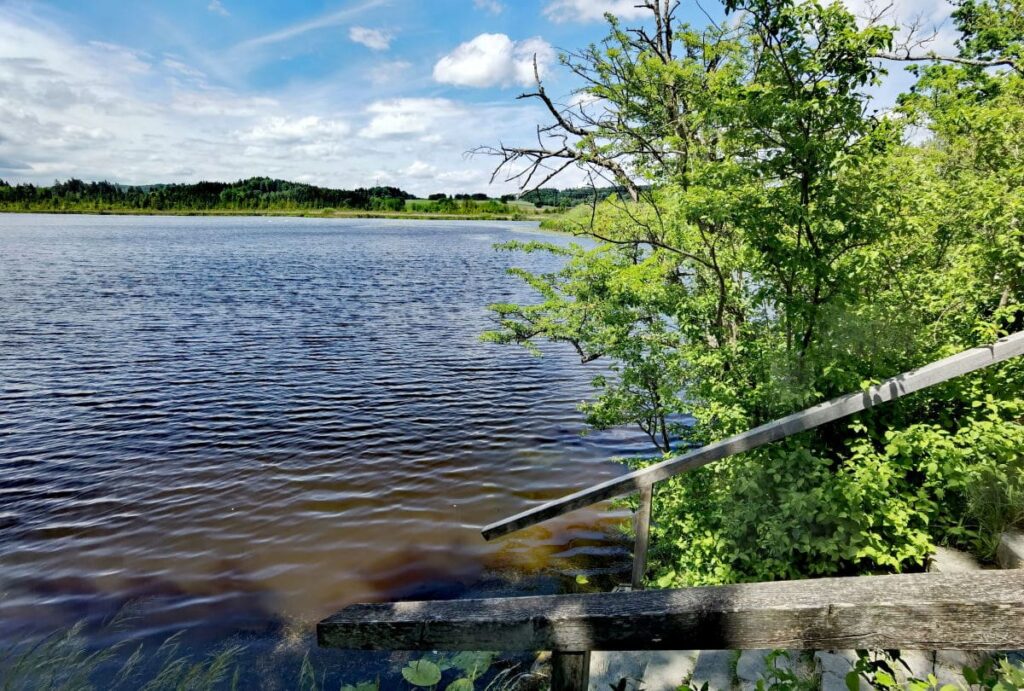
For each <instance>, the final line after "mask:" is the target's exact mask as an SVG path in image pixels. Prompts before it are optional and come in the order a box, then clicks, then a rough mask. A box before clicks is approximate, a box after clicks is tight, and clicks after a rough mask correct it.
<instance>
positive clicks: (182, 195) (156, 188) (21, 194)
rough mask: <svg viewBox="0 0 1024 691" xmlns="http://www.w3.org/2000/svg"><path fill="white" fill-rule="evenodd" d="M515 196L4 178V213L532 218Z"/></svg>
mask: <svg viewBox="0 0 1024 691" xmlns="http://www.w3.org/2000/svg"><path fill="white" fill-rule="evenodd" d="M512 201H513V197H510V196H506V197H505V198H503V199H500V200H498V199H491V198H489V197H488V196H487V195H486V194H482V193H478V194H456V195H448V194H435V195H431V196H430V198H429V199H425V200H420V199H416V197H415V196H414V195H412V194H410V193H408V192H406V191H405V190H402V189H399V188H397V187H371V188H358V189H355V190H344V189H332V188H326V187H318V186H315V185H307V184H304V183H295V182H288V181H285V180H275V179H271V178H249V179H246V180H239V181H237V182H233V183H224V182H199V183H194V184H170V185H136V186H132V185H117V184H114V183H110V182H105V181H104V182H84V181H82V180H78V179H70V180H67V181H64V182H59V181H58V182H55V183H54V184H53V185H52V186H49V187H44V186H37V185H32V184H17V185H12V184H9V183H7V182H5V181H3V180H0V212H41V213H127V214H168V215H194V214H204V215H205V214H246V215H248V214H266V215H273V214H285V215H310V214H316V215H332V214H337V215H367V216H392V215H399V216H404V215H406V214H409V215H418V216H434V215H437V216H457V217H473V218H490V217H502V218H518V217H525V216H526V215H527V214H529V213H530V212H531V211H532V210H533V208H535V207H531V206H526V205H523V206H519V205H515V204H512V203H511V202H512Z"/></svg>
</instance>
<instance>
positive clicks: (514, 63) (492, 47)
mask: <svg viewBox="0 0 1024 691" xmlns="http://www.w3.org/2000/svg"><path fill="white" fill-rule="evenodd" d="M534 60H536V64H537V70H538V72H539V73H540V76H541V77H543V76H544V75H545V74H546V73H547V71H548V69H549V68H550V66H551V64H552V63H553V62H554V60H555V49H554V48H552V47H551V45H550V44H549V43H548V42H547V41H545V40H544V39H542V38H529V39H526V40H525V41H513V40H512V39H511V38H509V37H508V36H506V35H505V34H480V35H479V36H477V37H476V38H474V39H473V40H471V41H467V42H466V43H463V44H462V45H460V46H459V47H458V48H456V49H455V50H453V51H452V52H451V53H449V54H448V55H445V56H444V57H443V58H441V59H440V60H439V61H438V62H437V64H436V65H435V66H434V79H435V80H436V81H438V82H440V83H441V84H452V85H455V86H468V87H474V88H478V89H482V88H488V87H495V86H499V87H507V86H512V85H519V86H529V85H530V84H532V83H533V82H534Z"/></svg>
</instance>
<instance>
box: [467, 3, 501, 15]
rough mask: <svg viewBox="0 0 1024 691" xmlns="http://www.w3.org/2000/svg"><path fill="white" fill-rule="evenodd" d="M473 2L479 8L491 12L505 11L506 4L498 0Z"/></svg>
mask: <svg viewBox="0 0 1024 691" xmlns="http://www.w3.org/2000/svg"><path fill="white" fill-rule="evenodd" d="M473 4H474V5H476V8H477V9H478V10H484V11H486V12H490V13H491V14H501V13H502V12H504V11H505V5H503V4H502V3H500V2H499V1H498V0H473Z"/></svg>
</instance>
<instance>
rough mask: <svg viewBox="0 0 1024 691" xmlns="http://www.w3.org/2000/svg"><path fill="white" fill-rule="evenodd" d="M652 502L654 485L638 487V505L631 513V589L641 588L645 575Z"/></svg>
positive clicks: (649, 539)
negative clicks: (633, 533)
mask: <svg viewBox="0 0 1024 691" xmlns="http://www.w3.org/2000/svg"><path fill="white" fill-rule="evenodd" d="M653 503H654V485H653V484H645V485H644V486H643V487H641V488H640V507H639V508H638V509H637V511H636V513H635V514H633V528H634V532H635V533H636V544H635V547H634V549H633V578H632V580H631V582H630V585H631V586H632V588H633V590H643V587H644V576H646V575H647V548H648V546H649V545H650V542H651V508H652V505H653Z"/></svg>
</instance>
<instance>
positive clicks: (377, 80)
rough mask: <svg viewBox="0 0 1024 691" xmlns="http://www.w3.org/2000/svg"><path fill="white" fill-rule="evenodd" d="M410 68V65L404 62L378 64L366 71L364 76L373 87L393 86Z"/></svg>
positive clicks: (394, 61)
mask: <svg viewBox="0 0 1024 691" xmlns="http://www.w3.org/2000/svg"><path fill="white" fill-rule="evenodd" d="M411 68H412V63H411V62H406V61H405V60H392V61H390V62H380V63H377V64H376V65H374V66H373V67H371V68H370V69H369V70H367V72H366V76H367V78H368V79H369V80H370V82H371V83H372V84H374V85H378V86H381V85H386V84H393V83H395V82H397V81H398V80H399V79H400V78H401V77H402V75H404V74H405V73H406V72H407V71H408V70H409V69H411Z"/></svg>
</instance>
